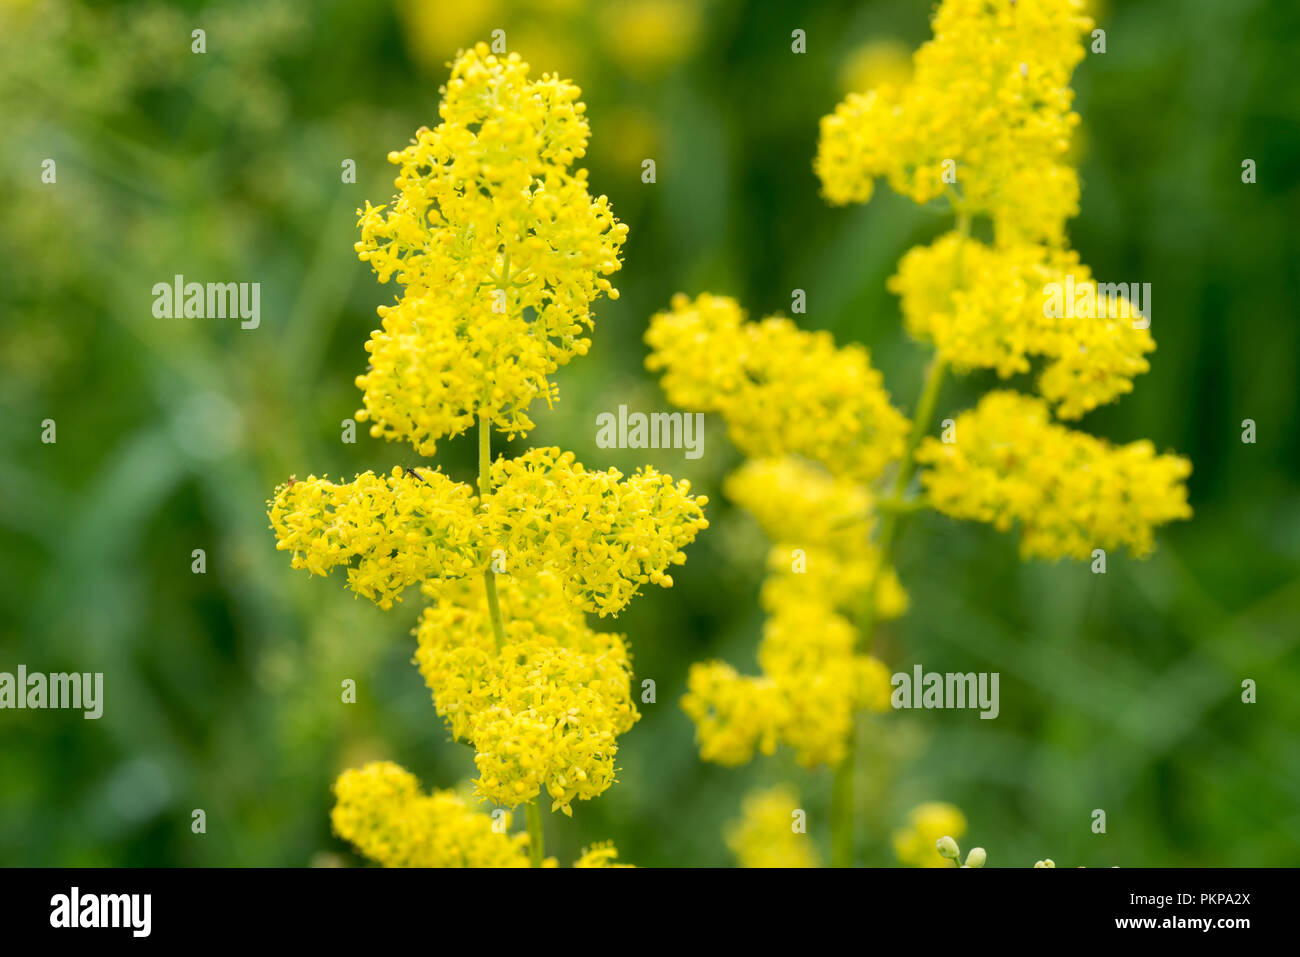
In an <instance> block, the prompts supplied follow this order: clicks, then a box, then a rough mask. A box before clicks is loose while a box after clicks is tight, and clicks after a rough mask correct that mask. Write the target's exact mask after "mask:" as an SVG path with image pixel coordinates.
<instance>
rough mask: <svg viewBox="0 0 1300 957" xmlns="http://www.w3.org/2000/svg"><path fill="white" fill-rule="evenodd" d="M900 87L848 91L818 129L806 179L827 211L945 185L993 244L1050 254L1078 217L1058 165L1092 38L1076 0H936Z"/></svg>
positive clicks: (920, 196) (921, 195) (1067, 177)
mask: <svg viewBox="0 0 1300 957" xmlns="http://www.w3.org/2000/svg"><path fill="white" fill-rule="evenodd" d="M932 28H933V32H934V38H933V39H932V40H930V41H929V42H928V43H925V44H923V45H922V46H921V48H920V49H919V50H917V51H916V53H915V54H914V56H913V58H912V67H913V70H912V76H911V79H910V80H909V81H907V82H901V83H900V82H897V81H895V82H886V83H882V84H881V85H880V86H879V87H877V88H876V89H873V90H869V91H867V92H865V93H851V94H849V96H848V97H847V98H846V99H845V100H844V102H843V103H841V104H840V105H839V106H838V107H836V109H835V111H834V113H832V114H831V115H829V116H826V117H824V118H823V119H822V122H821V136H820V140H819V143H818V149H817V158H816V160H815V162H814V164H813V165H814V169H815V171H816V173H817V175H818V177H819V178H820V179H821V182H822V189H823V191H824V193H825V196H826V198H827V199H828V200H829V201H830V202H832V203H835V204H837V205H838V204H844V203H862V202H867V201H868V200H869V199H870V198H871V194H872V190H873V185H874V180H875V179H876V178H877V177H884V178H885V179H887V180H888V182H889V185H890V186H891V187H892V188H893V189H894V190H895V191H896V192H898V193H901V194H903V195H905V196H909V197H911V198H912V199H913V200H915V201H916V202H918V203H926V202H929V201H930V200H933V199H935V198H937V197H939V196H941V195H943V194H944V193H945V192H948V191H949V190H951V189H953V188H954V187H955V188H956V190H957V191H958V192H959V194H960V196H961V203H962V207H963V209H965V210H966V211H967V212H968V213H972V214H975V213H986V214H988V215H989V216H990V217H991V218H992V219H993V221H994V225H995V228H996V231H997V236H998V239H999V241H1013V240H1027V241H1046V242H1050V243H1055V244H1059V243H1061V242H1062V241H1063V239H1064V224H1065V221H1066V220H1067V219H1068V218H1069V217H1071V216H1073V215H1075V213H1076V212H1077V211H1078V197H1079V185H1078V177H1077V176H1076V174H1075V172H1074V170H1073V169H1071V168H1070V167H1069V166H1067V165H1066V164H1065V154H1066V151H1067V149H1068V146H1069V140H1070V133H1071V131H1072V130H1073V129H1074V127H1075V126H1076V125H1077V124H1078V122H1079V118H1078V116H1077V115H1076V114H1075V113H1073V112H1072V111H1071V104H1072V102H1073V91H1071V89H1070V86H1069V83H1070V75H1071V73H1072V72H1073V71H1074V67H1075V65H1076V64H1077V63H1078V62H1079V61H1080V60H1081V59H1082V58H1083V55H1084V51H1083V45H1082V43H1081V38H1082V37H1083V36H1084V35H1085V34H1086V33H1087V31H1088V30H1090V29H1091V28H1092V22H1091V21H1090V20H1089V19H1088V18H1087V17H1086V16H1084V13H1083V4H1082V2H1081V0H1020V2H1018V3H1013V2H1008V0H998V2H994V3H990V2H988V0H944V2H943V3H941V4H940V5H939V7H938V9H937V11H936V12H935V15H934V19H933V22H932Z"/></svg>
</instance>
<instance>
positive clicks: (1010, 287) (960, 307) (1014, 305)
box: [889, 232, 1156, 419]
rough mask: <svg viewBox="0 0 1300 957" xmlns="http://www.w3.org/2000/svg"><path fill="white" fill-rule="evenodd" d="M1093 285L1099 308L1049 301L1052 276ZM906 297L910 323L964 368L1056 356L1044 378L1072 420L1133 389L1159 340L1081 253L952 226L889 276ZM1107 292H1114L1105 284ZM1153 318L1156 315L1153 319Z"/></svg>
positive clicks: (1018, 368) (1019, 365)
mask: <svg viewBox="0 0 1300 957" xmlns="http://www.w3.org/2000/svg"><path fill="white" fill-rule="evenodd" d="M1067 277H1068V279H1069V281H1070V283H1071V286H1070V288H1071V289H1072V290H1074V291H1075V292H1076V293H1077V294H1078V295H1079V296H1080V298H1082V294H1083V293H1084V292H1086V293H1087V294H1088V296H1089V297H1090V299H1089V301H1090V302H1093V303H1094V304H1095V306H1096V308H1095V310H1093V312H1095V315H1094V314H1088V315H1075V314H1074V310H1073V309H1072V308H1071V307H1072V306H1073V300H1072V301H1071V302H1069V303H1065V304H1064V305H1065V306H1066V308H1063V309H1060V310H1058V311H1059V312H1060V315H1057V316H1051V315H1048V313H1049V312H1051V311H1052V310H1051V309H1049V308H1047V307H1049V306H1050V305H1051V303H1050V301H1049V300H1050V296H1049V294H1048V291H1047V290H1048V286H1049V284H1059V285H1060V286H1062V287H1063V286H1064V285H1065V283H1066V280H1067ZM889 288H890V290H891V291H893V292H895V293H897V294H898V295H899V296H900V297H901V299H902V308H903V320H904V322H905V323H906V325H907V330H908V332H910V333H911V334H912V335H914V336H916V337H917V338H918V339H923V340H926V341H928V342H932V343H934V345H935V347H936V349H937V350H938V353H939V355H940V356H941V357H942V358H943V359H944V360H945V361H947V362H949V363H951V364H952V365H953V366H954V367H955V368H956V369H957V370H958V371H966V370H969V369H972V368H985V369H994V370H996V371H997V373H998V375H999V376H1001V377H1002V378H1007V377H1009V376H1012V375H1015V374H1017V373H1023V372H1028V371H1029V369H1030V359H1031V358H1032V357H1034V356H1046V357H1048V358H1049V359H1050V360H1051V361H1050V362H1049V364H1048V365H1047V368H1046V369H1045V370H1044V371H1043V374H1042V376H1041V378H1040V379H1039V389H1040V391H1041V392H1042V394H1043V395H1044V396H1045V397H1046V398H1048V399H1049V400H1051V401H1052V402H1053V403H1054V404H1055V405H1056V407H1057V408H1056V414H1057V415H1058V416H1059V417H1061V418H1063V419H1075V418H1078V417H1079V416H1081V415H1083V414H1085V413H1087V412H1090V411H1092V409H1094V408H1096V407H1097V406H1098V405H1102V404H1104V403H1106V402H1109V401H1111V400H1112V399H1114V398H1116V397H1117V396H1119V395H1122V394H1124V393H1127V392H1131V391H1132V389H1133V377H1134V376H1137V375H1140V374H1142V373H1144V372H1146V371H1147V370H1148V368H1149V367H1150V365H1149V363H1148V362H1147V360H1146V358H1145V354H1146V353H1148V352H1151V351H1152V350H1154V349H1155V347H1156V345H1155V341H1154V340H1153V339H1152V338H1151V333H1150V331H1149V329H1147V328H1142V327H1141V323H1139V324H1138V327H1136V328H1135V321H1136V320H1137V319H1138V318H1139V317H1138V315H1137V312H1136V311H1135V310H1134V309H1133V307H1132V305H1131V304H1130V303H1129V302H1128V300H1127V299H1126V298H1125V297H1124V296H1123V295H1121V294H1116V295H1115V296H1114V297H1113V298H1112V297H1111V296H1110V295H1107V294H1099V292H1098V288H1097V283H1096V282H1095V281H1094V280H1093V278H1092V275H1091V273H1090V272H1089V270H1088V267H1087V266H1084V265H1083V264H1082V263H1080V262H1079V256H1078V254H1077V253H1075V252H1073V251H1070V250H1064V249H1056V248H1053V247H1050V246H1042V245H1036V244H1026V243H1017V244H1009V245H1004V246H986V245H985V244H983V243H981V242H979V241H977V240H974V239H968V238H964V237H962V236H961V235H959V234H958V233H955V232H954V233H948V234H947V235H946V236H943V237H941V238H940V239H938V240H937V241H935V242H934V243H932V244H931V245H929V246H917V247H915V248H914V249H911V250H909V251H908V252H907V254H906V255H905V256H903V258H902V260H901V261H900V262H899V264H898V273H897V275H895V276H894V277H892V278H891V279H890V281H889ZM1106 292H1109V290H1107V291H1106ZM1148 325H1149V324H1148Z"/></svg>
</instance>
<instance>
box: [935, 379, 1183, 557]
mask: <svg viewBox="0 0 1300 957" xmlns="http://www.w3.org/2000/svg"><path fill="white" fill-rule="evenodd" d="M954 425H955V432H956V434H955V439H956V441H954V442H952V443H951V444H947V443H943V442H940V441H938V440H936V439H933V438H927V439H925V440H924V441H923V442H922V443H921V446H920V448H919V449H918V450H917V455H916V458H917V461H918V462H921V463H923V464H927V465H929V466H930V468H929V469H927V470H926V471H924V472H923V473H922V475H921V483H922V485H923V487H924V488H925V491H926V495H927V496H928V498H929V501H930V504H931V505H933V506H934V507H935V508H936V509H938V510H939V511H941V512H943V513H944V514H946V515H950V516H952V517H953V518H964V519H974V520H975V521H981V522H989V523H991V524H993V526H994V527H995V528H997V529H998V530H999V531H1006V530H1007V529H1009V528H1010V527H1011V525H1012V524H1013V523H1019V525H1020V534H1021V538H1020V551H1021V553H1022V554H1023V555H1024V556H1025V557H1026V558H1035V557H1036V558H1058V557H1062V556H1070V557H1073V558H1088V557H1090V556H1091V554H1092V551H1093V549H1095V548H1103V549H1111V548H1119V547H1120V546H1125V547H1127V548H1128V549H1129V550H1130V551H1131V552H1133V553H1134V554H1135V555H1137V556H1139V557H1141V556H1144V555H1146V554H1147V553H1148V552H1150V551H1151V549H1152V548H1153V547H1154V536H1153V530H1154V529H1155V527H1156V526H1157V525H1162V524H1164V523H1165V522H1170V521H1174V520H1177V519H1185V518H1190V517H1191V514H1192V510H1191V508H1190V507H1189V506H1188V504H1187V488H1186V486H1185V485H1184V484H1183V483H1184V480H1185V479H1186V478H1187V476H1188V475H1189V474H1191V470H1192V467H1191V463H1190V462H1188V461H1187V460H1186V459H1184V458H1180V457H1178V456H1174V455H1157V454H1156V451H1155V447H1154V446H1153V445H1152V444H1151V443H1150V442H1146V441H1140V442H1132V443H1130V444H1128V445H1122V446H1112V445H1110V444H1109V443H1107V442H1105V441H1103V440H1101V439H1097V438H1094V437H1093V436H1090V435H1086V434H1084V433H1082V432H1075V431H1072V430H1071V429H1067V428H1065V427H1064V426H1061V425H1057V424H1055V423H1053V422H1052V421H1051V420H1050V416H1049V414H1048V411H1047V406H1046V403H1044V402H1043V401H1042V400H1041V399H1034V398H1030V397H1028V396H1023V395H1019V394H1018V393H1015V392H990V393H989V394H988V395H986V396H984V398H983V399H981V400H980V402H979V404H978V405H977V406H976V407H975V408H974V409H973V410H971V411H968V412H964V413H962V414H961V415H959V416H958V417H957V419H956V420H955V423H954Z"/></svg>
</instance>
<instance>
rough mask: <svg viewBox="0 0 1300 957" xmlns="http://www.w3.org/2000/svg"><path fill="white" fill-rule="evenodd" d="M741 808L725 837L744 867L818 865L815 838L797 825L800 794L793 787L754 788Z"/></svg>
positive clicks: (738, 861) (739, 862)
mask: <svg viewBox="0 0 1300 957" xmlns="http://www.w3.org/2000/svg"><path fill="white" fill-rule="evenodd" d="M740 810H741V817H740V820H738V821H734V822H732V823H731V824H730V825H729V826H728V828H727V833H726V841H727V847H728V848H730V849H731V853H733V854H735V855H736V861H737V863H738V864H739V865H740V866H741V867H800V868H803V867H817V866H818V859H817V851H816V849H815V848H814V847H813V843H812V839H811V838H810V837H809V836H808V835H807V834H806V833H804V832H803V831H801V830H796V829H795V816H796V812H797V811H798V810H799V795H798V794H796V793H795V792H794V790H793V789H792V788H790V787H787V786H783V785H779V786H777V787H773V788H767V789H766V790H761V791H751V792H750V793H749V794H747V795H746V796H745V800H744V802H743V803H742V804H741V809H740Z"/></svg>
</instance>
